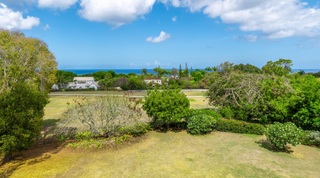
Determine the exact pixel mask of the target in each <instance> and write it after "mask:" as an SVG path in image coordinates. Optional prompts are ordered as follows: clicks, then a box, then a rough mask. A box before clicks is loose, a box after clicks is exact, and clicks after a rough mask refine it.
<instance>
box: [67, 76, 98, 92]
mask: <svg viewBox="0 0 320 178" xmlns="http://www.w3.org/2000/svg"><path fill="white" fill-rule="evenodd" d="M67 88H70V89H89V88H93V89H94V90H97V89H98V88H99V84H98V83H97V82H95V81H94V78H93V77H74V78H73V82H69V83H68V86H67Z"/></svg>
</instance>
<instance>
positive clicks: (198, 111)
mask: <svg viewBox="0 0 320 178" xmlns="http://www.w3.org/2000/svg"><path fill="white" fill-rule="evenodd" d="M203 114H205V115H209V116H212V117H214V118H216V119H220V118H221V115H220V114H219V113H217V112H216V111H214V110H212V109H190V117H192V116H195V115H203Z"/></svg>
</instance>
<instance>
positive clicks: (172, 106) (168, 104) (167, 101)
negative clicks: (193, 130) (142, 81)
mask: <svg viewBox="0 0 320 178" xmlns="http://www.w3.org/2000/svg"><path fill="white" fill-rule="evenodd" d="M189 106H190V102H189V100H188V98H187V97H186V95H185V94H184V93H182V92H181V90H177V89H176V90H170V89H164V90H162V91H159V90H154V91H148V94H147V96H146V97H145V102H144V104H143V109H144V110H145V111H146V112H147V114H148V116H150V117H152V118H153V121H162V122H163V123H164V124H166V125H167V129H169V124H171V123H178V122H181V121H182V119H183V118H185V117H186V116H187V115H188V111H189Z"/></svg>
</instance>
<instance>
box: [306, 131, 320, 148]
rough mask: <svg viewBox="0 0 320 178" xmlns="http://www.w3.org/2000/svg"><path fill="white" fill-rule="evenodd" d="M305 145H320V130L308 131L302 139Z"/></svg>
mask: <svg viewBox="0 0 320 178" xmlns="http://www.w3.org/2000/svg"><path fill="white" fill-rule="evenodd" d="M302 144H303V145H309V146H317V147H320V132H319V131H306V132H305V135H304V138H303V140H302Z"/></svg>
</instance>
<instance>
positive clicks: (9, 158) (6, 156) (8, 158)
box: [2, 153, 12, 164]
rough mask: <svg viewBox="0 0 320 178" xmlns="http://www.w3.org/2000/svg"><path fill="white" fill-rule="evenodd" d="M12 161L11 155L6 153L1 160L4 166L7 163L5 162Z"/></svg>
mask: <svg viewBox="0 0 320 178" xmlns="http://www.w3.org/2000/svg"><path fill="white" fill-rule="evenodd" d="M11 160H12V153H8V154H6V155H5V156H4V158H3V160H2V164H5V163H7V162H9V161H11Z"/></svg>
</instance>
